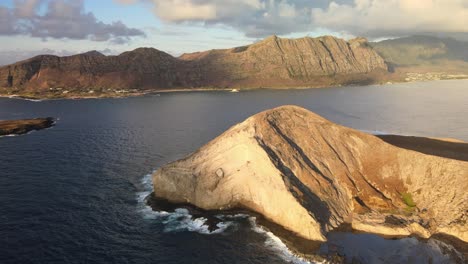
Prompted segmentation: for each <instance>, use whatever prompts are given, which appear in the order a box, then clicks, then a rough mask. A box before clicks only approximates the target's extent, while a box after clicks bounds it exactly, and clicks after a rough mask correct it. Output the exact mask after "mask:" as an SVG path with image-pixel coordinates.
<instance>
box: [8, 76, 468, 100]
mask: <svg viewBox="0 0 468 264" xmlns="http://www.w3.org/2000/svg"><path fill="white" fill-rule="evenodd" d="M454 80H468V78H462V79H440V80H420V81H405V80H392V81H387V82H376V83H371V84H346V85H340V84H337V85H323V86H315V87H314V86H294V87H233V88H215V87H201V88H171V89H159V90H142V91H139V92H135V93H132V92H129V93H122V94H102V95H94V96H86V95H85V94H83V95H70V96H63V97H48V96H44V97H38V96H27V95H21V94H0V98H9V99H19V100H27V101H33V102H41V101H48V100H83V99H114V98H115V99H119V98H130V97H139V96H145V95H151V94H161V93H181V92H231V91H232V90H237V91H238V92H243V91H255V90H278V91H283V90H308V89H328V88H338V87H355V86H371V85H379V86H383V85H394V84H403V83H424V82H437V81H454Z"/></svg>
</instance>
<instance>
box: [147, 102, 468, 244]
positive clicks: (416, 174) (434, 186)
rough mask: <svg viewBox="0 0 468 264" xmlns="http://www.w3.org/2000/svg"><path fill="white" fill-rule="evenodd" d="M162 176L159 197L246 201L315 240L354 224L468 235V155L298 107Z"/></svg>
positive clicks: (231, 133) (221, 203)
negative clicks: (435, 151) (446, 153)
mask: <svg viewBox="0 0 468 264" xmlns="http://www.w3.org/2000/svg"><path fill="white" fill-rule="evenodd" d="M460 144H463V143H460ZM153 184H154V194H155V196H156V197H159V198H164V199H167V200H169V201H171V202H174V203H190V204H193V205H195V206H197V207H200V208H203V209H206V210H217V209H230V208H246V209H249V210H252V211H255V212H258V213H260V214H262V215H264V216H265V217H266V218H267V219H269V220H270V221H272V222H274V223H276V224H279V225H281V226H283V227H284V228H286V229H288V230H290V231H292V232H294V233H296V234H297V235H298V236H300V237H303V238H306V239H310V240H318V241H324V240H326V238H325V235H326V234H327V232H329V231H331V230H333V229H336V228H338V227H340V226H342V225H343V224H350V225H351V226H352V227H353V228H354V229H357V230H362V231H366V232H371V233H378V234H383V235H391V236H407V235H411V234H415V235H418V236H420V237H424V238H427V237H430V236H431V235H434V234H444V235H449V236H453V237H457V238H458V239H460V240H462V241H464V242H468V226H467V224H466V221H467V218H468V193H467V192H466V190H467V189H468V162H465V161H460V160H453V159H448V158H443V157H438V156H434V155H427V154H423V153H421V152H417V151H412V150H408V149H403V148H399V147H396V146H394V145H391V144H388V143H386V142H384V141H383V140H381V139H379V138H377V137H375V136H373V135H370V134H366V133H363V132H360V131H356V130H353V129H350V128H347V127H343V126H340V125H337V124H334V123H332V122H330V121H328V120H326V119H324V118H322V117H320V116H318V115H316V114H314V113H312V112H309V111H307V110H305V109H302V108H299V107H295V106H284V107H279V108H276V109H272V110H268V111H265V112H262V113H259V114H256V115H254V116H252V117H250V118H248V119H247V120H246V121H244V122H242V123H240V124H238V125H235V126H233V127H232V128H230V129H229V130H227V131H226V132H224V133H223V134H222V135H220V136H219V137H217V138H216V139H214V140H212V141H211V142H209V143H208V144H206V145H205V146H203V147H202V148H200V149H199V150H197V151H196V152H194V153H193V154H191V155H189V156H188V157H186V158H184V159H182V160H179V161H176V162H173V163H170V164H168V165H166V166H164V167H162V168H160V169H158V170H157V171H156V172H155V173H154V175H153Z"/></svg>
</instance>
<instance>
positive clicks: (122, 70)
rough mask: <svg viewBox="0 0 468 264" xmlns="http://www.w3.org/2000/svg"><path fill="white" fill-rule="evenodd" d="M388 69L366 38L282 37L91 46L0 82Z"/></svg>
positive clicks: (298, 81) (344, 76)
mask: <svg viewBox="0 0 468 264" xmlns="http://www.w3.org/2000/svg"><path fill="white" fill-rule="evenodd" d="M386 72H387V65H386V64H385V62H384V60H383V59H382V58H381V57H380V56H379V55H378V54H377V53H376V52H375V51H374V50H373V48H372V47H370V46H369V45H368V44H367V41H366V40H365V39H362V38H360V39H354V40H351V41H349V42H346V41H344V40H342V39H338V38H334V37H320V38H308V37H307V38H301V39H281V38H278V37H276V36H272V37H269V38H267V39H265V40H263V41H260V42H258V43H255V44H252V45H249V46H244V47H237V48H233V49H226V50H211V51H207V52H199V53H193V54H184V55H182V56H181V57H180V58H175V57H173V56H171V55H169V54H167V53H164V52H162V51H159V50H156V49H153V48H139V49H136V50H133V51H130V52H124V53H122V54H120V55H118V56H105V55H103V54H101V53H99V52H96V51H92V52H87V53H84V54H79V55H74V56H67V57H57V56H52V55H41V56H37V57H34V58H31V59H28V60H25V61H21V62H17V63H15V64H12V65H8V66H4V67H1V68H0V87H3V88H6V89H8V88H10V89H17V90H19V91H20V92H21V91H25V90H26V91H35V92H43V93H50V92H51V90H52V91H54V90H55V89H56V88H64V89H67V90H78V91H88V90H93V91H100V92H106V91H107V90H118V89H138V90H143V89H145V90H151V89H167V88H196V87H215V88H226V87H281V86H283V87H286V86H307V87H316V86H324V85H331V84H347V83H355V82H375V81H376V80H375V79H374V78H375V75H376V74H379V73H380V74H382V73H386Z"/></svg>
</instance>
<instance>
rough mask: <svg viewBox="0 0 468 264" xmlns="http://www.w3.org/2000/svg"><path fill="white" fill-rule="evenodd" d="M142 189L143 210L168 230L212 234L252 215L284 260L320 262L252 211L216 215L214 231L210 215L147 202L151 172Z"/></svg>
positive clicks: (253, 223)
mask: <svg viewBox="0 0 468 264" xmlns="http://www.w3.org/2000/svg"><path fill="white" fill-rule="evenodd" d="M141 185H142V189H143V190H142V191H141V192H138V193H137V194H136V197H137V201H138V204H139V205H140V208H139V211H140V212H141V213H142V214H143V217H144V218H145V219H153V220H157V221H159V222H161V223H163V224H164V232H169V233H170V232H181V231H190V232H197V233H200V234H205V235H211V234H220V233H223V232H225V231H226V230H227V229H228V228H230V227H235V226H237V222H236V220H239V219H248V221H249V222H250V224H251V227H252V230H253V231H254V232H257V233H259V234H262V235H264V236H265V237H266V240H265V246H267V247H268V248H269V249H272V250H273V251H275V252H276V253H277V254H278V256H279V257H281V258H282V259H283V260H284V261H286V262H288V263H293V264H312V263H318V262H311V261H308V260H306V259H304V258H302V257H300V256H298V255H296V254H294V253H293V252H292V251H291V250H290V249H289V248H288V247H287V246H286V245H285V244H284V243H283V242H282V241H281V239H280V238H278V237H277V236H275V235H274V234H273V233H272V232H270V231H268V230H267V229H265V228H263V227H262V226H260V225H257V223H256V218H255V217H253V216H250V215H248V214H243V213H238V214H234V215H224V214H218V215H215V217H216V218H218V219H220V220H222V221H221V222H219V223H217V224H216V227H217V228H216V229H215V230H213V231H210V230H209V227H208V225H207V224H206V222H207V219H206V218H204V217H197V218H193V216H192V215H191V214H190V212H189V210H187V209H185V208H177V209H175V210H174V212H166V211H154V210H153V209H152V208H151V207H150V206H148V205H147V204H146V202H145V200H146V197H148V195H149V194H150V193H151V191H152V188H153V186H152V177H151V174H148V175H145V176H144V177H143V178H142V180H141Z"/></svg>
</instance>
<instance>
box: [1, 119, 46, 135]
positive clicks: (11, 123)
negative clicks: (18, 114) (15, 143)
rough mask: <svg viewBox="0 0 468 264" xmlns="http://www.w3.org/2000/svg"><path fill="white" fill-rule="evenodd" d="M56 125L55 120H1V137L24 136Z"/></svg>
mask: <svg viewBox="0 0 468 264" xmlns="http://www.w3.org/2000/svg"><path fill="white" fill-rule="evenodd" d="M54 125H55V118H53V117H46V118H33V119H18V120H0V136H8V135H22V134H26V133H28V132H30V131H33V130H42V129H46V128H49V127H52V126H54Z"/></svg>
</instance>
